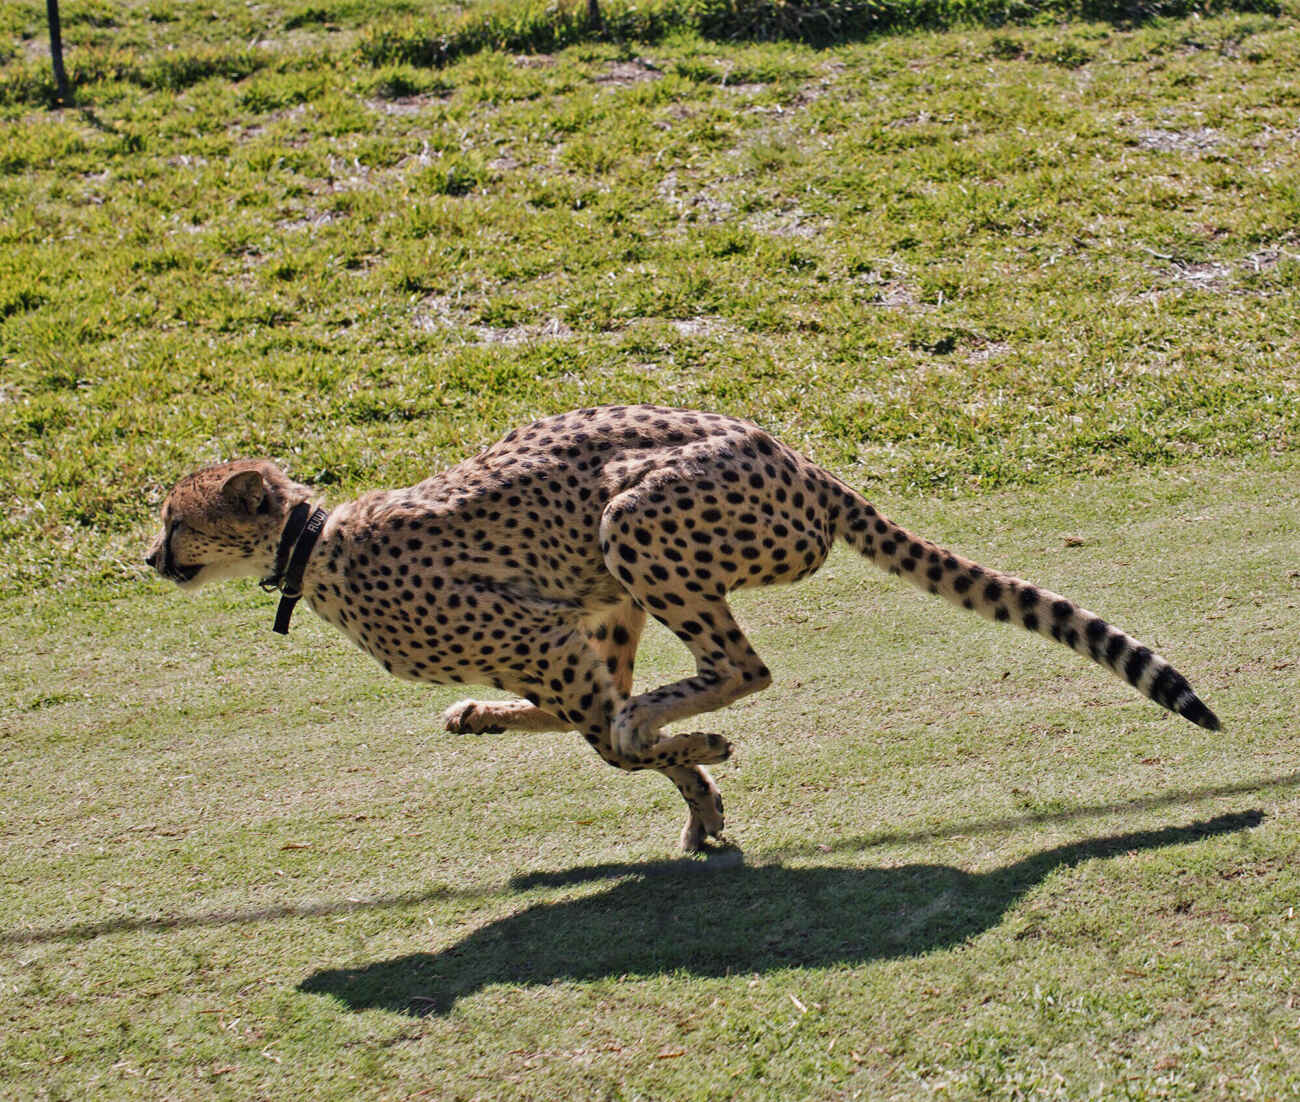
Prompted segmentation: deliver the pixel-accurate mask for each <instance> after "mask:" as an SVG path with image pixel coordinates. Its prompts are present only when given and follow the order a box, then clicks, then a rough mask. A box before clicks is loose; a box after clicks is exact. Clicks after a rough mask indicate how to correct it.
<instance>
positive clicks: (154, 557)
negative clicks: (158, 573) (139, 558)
mask: <svg viewBox="0 0 1300 1102" xmlns="http://www.w3.org/2000/svg"><path fill="white" fill-rule="evenodd" d="M144 561H145V565H147V566H152V567H153V568H154V569H155V570H157V569H158V552H157V551H156V550H154V551H150V552H149V554H147V555H146V556H145V557H144Z"/></svg>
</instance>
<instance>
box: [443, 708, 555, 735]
mask: <svg viewBox="0 0 1300 1102" xmlns="http://www.w3.org/2000/svg"><path fill="white" fill-rule="evenodd" d="M442 720H443V723H444V724H445V725H446V728H447V730H448V731H450V732H451V733H452V734H453V735H499V734H501V733H502V732H503V731H571V730H573V724H571V723H565V722H564V721H563V720H561V719H557V718H556V717H555V716H553V715H551V713H550V712H546V711H543V710H542V709H541V708H538V707H536V706H535V705H533V704H530V703H528V701H526V700H458V701H456V703H455V704H453V705H452V706H451V707H450V708H448V709H447V710H446V711H445V712H443V713H442Z"/></svg>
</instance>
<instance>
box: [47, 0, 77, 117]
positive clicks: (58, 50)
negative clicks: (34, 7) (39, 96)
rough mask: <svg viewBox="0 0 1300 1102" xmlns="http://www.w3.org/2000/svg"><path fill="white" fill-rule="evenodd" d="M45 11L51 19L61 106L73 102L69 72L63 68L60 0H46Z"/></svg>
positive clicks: (55, 77) (55, 70)
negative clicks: (69, 90) (69, 84)
mask: <svg viewBox="0 0 1300 1102" xmlns="http://www.w3.org/2000/svg"><path fill="white" fill-rule="evenodd" d="M45 11H46V13H47V14H48V15H49V19H50V57H51V59H52V60H53V61H54V83H55V86H56V88H57V92H56V93H55V94H56V96H57V97H58V99H57V102H58V105H59V106H60V107H66V106H68V104H70V103H71V102H72V96H71V95H70V94H69V93H68V74H67V72H66V71H65V70H64V68H63V32H62V31H61V30H60V29H59V0H45Z"/></svg>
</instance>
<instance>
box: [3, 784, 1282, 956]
mask: <svg viewBox="0 0 1300 1102" xmlns="http://www.w3.org/2000/svg"><path fill="white" fill-rule="evenodd" d="M1295 787H1300V770H1296V771H1295V772H1292V773H1284V774H1282V775H1281V776H1277V777H1260V778H1257V779H1255V780H1249V781H1239V782H1237V783H1234V784H1224V785H1207V786H1205V787H1202V788H1196V789H1190V790H1188V791H1185V792H1175V793H1171V794H1169V795H1167V796H1150V797H1141V798H1139V799H1135V800H1121V801H1116V802H1115V803H1109V804H1089V805H1086V806H1084V807H1077V808H1070V809H1069V810H1066V811H1048V812H1035V813H1031V814H1026V815H1009V816H1006V817H1004V818H1000V819H988V820H985V821H984V822H980V823H964V824H963V823H957V824H954V825H953V826H950V827H938V828H936V829H933V830H919V831H882V832H880V833H877V834H870V835H861V836H859V837H856V838H845V839H842V840H841V841H838V842H831V843H809V844H807V845H799V846H785V847H778V848H776V849H773V850H768V851H765V853H764V854H763V855H761V856H760V859H762V858H766V857H768V856H770V857H772V858H775V859H780V858H782V857H797V856H805V855H811V854H821V855H825V854H827V853H837V852H851V851H857V850H865V849H872V848H874V847H876V846H884V845H893V844H899V843H906V842H926V841H938V840H940V839H943V838H952V837H958V836H970V835H972V834H992V833H996V832H997V831H1000V830H1013V829H1015V828H1016V827H1021V826H1028V825H1034V824H1040V823H1054V822H1055V823H1064V822H1073V821H1075V820H1078V819H1087V818H1092V817H1094V816H1100V815H1111V814H1117V813H1120V812H1124V811H1141V810H1152V809H1155V808H1161V807H1170V806H1174V805H1177V804H1184V803H1195V802H1196V801H1198V800H1207V799H1213V798H1215V797H1218V796H1239V795H1243V794H1245V793H1252V792H1258V791H1261V790H1263V789H1268V788H1295ZM743 860H744V856H743V854H742V853H741V851H740V850H739V849H736V848H734V847H727V848H724V849H721V850H718V851H715V852H714V853H712V854H711V855H709V857H708V859H707V860H706V861H703V862H701V861H698V860H695V859H690V858H686V859H683V858H677V859H673V860H664V861H654V862H644V863H641V864H637V865H629V864H625V863H618V862H614V863H610V864H606V865H597V866H586V867H584V868H581V869H569V870H566V871H565V872H563V873H552V872H538V873H529V874H526V875H521V876H515V877H512V878H511V879H510V881H509V888H510V890H513V891H521V892H522V891H529V890H531V889H532V888H537V887H564V886H570V885H573V884H577V883H581V882H585V881H590V880H603V879H616V878H618V877H621V876H627V875H630V874H632V873H634V872H635V873H636V874H637V875H639V876H642V877H654V876H674V875H678V874H679V873H681V871H682V870H683V869H684V868H687V869H694V870H695V871H705V870H717V869H720V868H724V867H730V866H731V865H733V864H740V863H742V862H743ZM500 890H501V889H500V888H496V887H482V888H446V887H440V888H433V889H430V890H428V891H423V892H403V893H399V894H394V895H382V896H376V897H374V898H372V899H348V900H342V901H331V902H321V903H301V904H291V903H286V904H281V905H277V906H273V907H248V908H234V909H231V910H226V911H211V912H208V913H206V914H193V915H167V916H148V917H135V918H128V917H121V918H109V919H104V920H102V921H100V922H78V923H72V924H69V925H66V926H45V927H36V928H34V929H31V930H3V931H0V945H36V944H42V943H45V942H53V941H91V940H93V939H94V938H97V937H103V936H104V935H106V934H115V933H123V932H130V931H135V930H157V931H164V930H186V929H196V928H201V927H207V926H229V925H240V924H244V923H253V922H273V921H275V920H277V919H281V918H314V917H323V916H328V915H338V914H348V913H350V912H353V911H364V910H380V909H384V908H390V907H410V906H415V905H417V904H420V903H428V902H431V901H432V900H435V899H450V898H458V899H485V898H487V897H488V896H491V895H495V894H497V893H498V892H499V891H500Z"/></svg>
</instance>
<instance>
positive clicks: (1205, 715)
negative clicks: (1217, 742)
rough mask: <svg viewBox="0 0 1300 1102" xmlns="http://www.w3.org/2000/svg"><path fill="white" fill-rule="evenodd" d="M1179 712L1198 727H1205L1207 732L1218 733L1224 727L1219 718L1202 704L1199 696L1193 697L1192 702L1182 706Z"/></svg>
mask: <svg viewBox="0 0 1300 1102" xmlns="http://www.w3.org/2000/svg"><path fill="white" fill-rule="evenodd" d="M1177 710H1178V714H1179V715H1180V716H1182V717H1183V718H1184V719H1188V720H1191V721H1192V722H1193V723H1195V724H1196V725H1197V726H1198V727H1204V728H1205V729H1206V730H1207V731H1217V730H1219V729H1220V728H1221V727H1222V724H1221V723H1220V722H1219V717H1218V716H1216V715H1215V714H1214V713H1213V712H1212V711H1210V709H1209V708H1207V707H1206V706H1205V705H1204V704H1202V703H1201V699H1200V697H1198V696H1195V695H1193V696H1192V699H1191V700H1189V701H1187V702H1186V703H1185V704H1182V705H1181V706H1180V707H1179V708H1178V709H1177Z"/></svg>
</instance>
